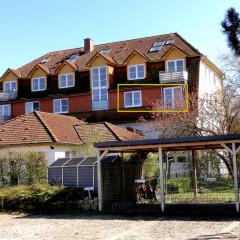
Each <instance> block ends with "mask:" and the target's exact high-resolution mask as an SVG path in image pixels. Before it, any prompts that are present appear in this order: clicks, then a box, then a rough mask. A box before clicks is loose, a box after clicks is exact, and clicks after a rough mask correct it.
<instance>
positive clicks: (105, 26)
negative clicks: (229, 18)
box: [0, 0, 240, 75]
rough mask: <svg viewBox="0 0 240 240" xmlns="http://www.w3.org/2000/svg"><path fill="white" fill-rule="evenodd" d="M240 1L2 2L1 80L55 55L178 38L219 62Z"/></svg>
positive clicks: (108, 0) (0, 29) (0, 28)
mask: <svg viewBox="0 0 240 240" xmlns="http://www.w3.org/2000/svg"><path fill="white" fill-rule="evenodd" d="M231 6H233V7H235V8H236V9H237V10H238V11H240V4H239V0H201V1H194V0H182V1H180V0H171V1H166V0H148V1H146V0H119V1H116V0H112V1H110V0H101V1H98V0H92V1H86V0H85V1H83V0H67V1H66V0H41V1H32V0H8V1H1V2H0V9H1V14H0V31H1V34H0V36H1V40H0V43H1V44H0V75H2V74H3V72H4V71H5V70H6V69H7V68H8V67H11V68H17V67H20V66H21V65H23V64H25V63H28V62H29V61H31V60H33V59H35V58H37V57H39V56H41V55H43V54H45V53H47V52H49V51H54V50H61V49H68V48H75V47H81V46H82V45H83V39H84V38H86V37H90V38H92V39H93V40H94V43H96V44H98V43H105V42H112V41H119V40H125V39H131V38H138V37H144V36H152V35H158V34H163V33H169V32H178V33H180V34H181V35H182V36H183V37H184V38H185V39H187V40H188V41H189V42H190V43H192V44H193V45H194V46H195V47H196V48H198V49H199V50H200V51H201V52H202V53H204V54H205V55H207V56H208V57H209V58H210V59H211V60H212V61H214V62H216V61H217V57H218V56H219V54H220V53H221V52H226V51H228V48H227V45H226V41H225V36H224V35H223V34H222V33H221V26H220V23H221V21H222V19H223V17H224V14H225V11H226V9H227V8H229V7H231Z"/></svg>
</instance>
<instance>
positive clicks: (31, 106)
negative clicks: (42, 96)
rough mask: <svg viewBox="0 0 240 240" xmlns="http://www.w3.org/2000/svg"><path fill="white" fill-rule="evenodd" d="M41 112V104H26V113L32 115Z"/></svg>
mask: <svg viewBox="0 0 240 240" xmlns="http://www.w3.org/2000/svg"><path fill="white" fill-rule="evenodd" d="M39 110H40V103H39V102H27V103H25V112H26V113H30V112H33V111H39Z"/></svg>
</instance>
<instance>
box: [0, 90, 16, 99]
mask: <svg viewBox="0 0 240 240" xmlns="http://www.w3.org/2000/svg"><path fill="white" fill-rule="evenodd" d="M16 98H17V92H16V91H9V92H0V101H8V100H13V99H16Z"/></svg>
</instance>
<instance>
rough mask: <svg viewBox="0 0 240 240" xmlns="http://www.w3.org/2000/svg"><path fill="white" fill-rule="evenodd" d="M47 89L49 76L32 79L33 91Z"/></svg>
mask: <svg viewBox="0 0 240 240" xmlns="http://www.w3.org/2000/svg"><path fill="white" fill-rule="evenodd" d="M46 89H47V78H46V77H37V78H33V79H32V92H37V91H44V90H46Z"/></svg>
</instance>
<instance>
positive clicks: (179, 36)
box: [174, 32, 203, 55]
mask: <svg viewBox="0 0 240 240" xmlns="http://www.w3.org/2000/svg"><path fill="white" fill-rule="evenodd" d="M174 34H175V35H176V36H177V37H178V38H180V39H181V40H182V41H183V42H184V43H186V44H187V45H188V46H189V47H190V48H192V49H193V50H194V51H196V52H198V53H199V54H200V55H203V54H202V53H201V52H200V51H199V50H198V49H197V48H195V47H194V46H193V45H192V44H191V43H189V42H188V41H187V40H186V39H185V38H183V37H182V36H181V35H180V34H179V33H177V32H176V33H174Z"/></svg>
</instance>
